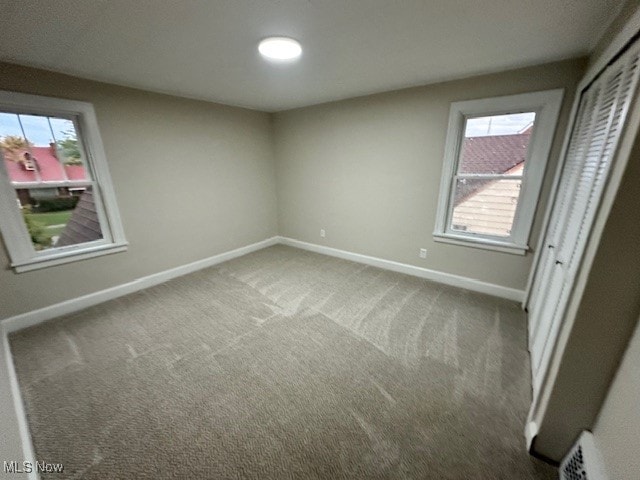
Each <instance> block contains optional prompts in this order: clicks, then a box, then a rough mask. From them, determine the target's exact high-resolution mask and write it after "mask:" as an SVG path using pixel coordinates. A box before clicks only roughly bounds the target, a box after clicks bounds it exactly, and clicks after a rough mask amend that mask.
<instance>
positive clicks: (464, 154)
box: [454, 127, 532, 205]
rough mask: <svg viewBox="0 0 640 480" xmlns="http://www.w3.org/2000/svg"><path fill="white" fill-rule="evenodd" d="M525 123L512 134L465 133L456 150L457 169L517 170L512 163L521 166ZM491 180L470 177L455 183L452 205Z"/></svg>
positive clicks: (528, 134)
mask: <svg viewBox="0 0 640 480" xmlns="http://www.w3.org/2000/svg"><path fill="white" fill-rule="evenodd" d="M531 131H532V128H531V127H529V128H527V129H526V130H524V131H523V132H522V133H519V134H516V135H487V136H486V137H467V138H465V139H464V142H463V143H462V148H461V150H462V151H461V154H460V166H459V171H460V173H484V174H487V173H508V172H510V171H513V173H517V174H521V173H522V172H521V171H517V170H516V169H515V167H517V166H518V165H521V166H523V162H524V161H525V160H526V156H527V147H528V146H529V140H530V139H531ZM490 183H491V180H480V179H471V180H465V181H464V182H463V183H459V184H458V185H457V188H456V194H455V198H454V205H459V204H460V203H461V202H462V201H464V200H466V199H468V198H469V197H471V195H474V194H475V193H476V192H478V191H480V190H481V189H483V188H484V187H485V186H487V185H489V184H490Z"/></svg>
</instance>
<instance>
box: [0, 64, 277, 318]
mask: <svg viewBox="0 0 640 480" xmlns="http://www.w3.org/2000/svg"><path fill="white" fill-rule="evenodd" d="M0 89H3V90H13V91H19V92H25V93H34V94H40V95H49V96H56V97H63V98H70V99H76V100H83V101H88V102H91V103H93V105H94V106H95V109H96V113H97V117H98V123H99V126H100V133H101V134H102V140H103V142H104V146H105V151H106V155H107V159H108V162H109V169H110V171H111V175H112V178H113V182H114V187H115V191H116V195H117V200H118V204H119V207H120V213H121V215H122V220H123V223H124V229H125V234H126V236H127V240H128V241H129V243H130V246H129V250H128V251H127V252H126V253H118V254H113V255H108V256H103V257H99V258H95V259H90V260H84V261H80V262H74V263H71V264H66V265H63V266H57V267H53V268H48V269H43V270H37V271H34V272H28V273H21V274H15V273H13V271H11V270H10V269H9V259H8V257H7V255H6V250H5V248H4V245H1V246H0V285H2V288H0V318H5V317H8V316H11V315H15V314H18V313H22V312H26V311H29V310H33V309H36V308H40V307H44V306H47V305H50V304H54V303H57V302H61V301H63V300H67V299H70V298H74V297H78V296H81V295H84V294H87V293H91V292H95V291H98V290H102V289H104V288H108V287H111V286H114V285H118V284H122V283H125V282H129V281H131V280H134V279H136V278H139V277H143V276H145V275H149V274H152V273H156V272H160V271H163V270H166V269H168V268H172V267H177V266H180V265H184V264H186V263H189V262H193V261H195V260H199V259H203V258H206V257H210V256H212V255H215V254H218V253H221V252H225V251H228V250H232V249H234V248H237V247H241V246H244V245H248V244H251V243H254V242H257V241H260V240H264V239H265V238H268V237H271V236H273V235H276V233H277V216H276V193H275V179H274V173H275V171H274V164H273V148H272V139H271V138H272V135H271V133H272V132H271V119H270V116H269V115H268V114H266V113H259V112H254V111H249V110H244V109H240V108H232V107H226V106H222V105H216V104H212V103H207V102H199V101H192V100H185V99H181V98H176V97H170V96H166V95H158V94H153V93H147V92H142V91H139V90H133V89H127V88H121V87H116V86H112V85H106V84H102V83H96V82H91V81H87V80H80V79H76V78H72V77H67V76H64V75H59V74H54V73H50V72H45V71H41V70H34V69H28V68H23V67H18V66H13V65H8V64H0Z"/></svg>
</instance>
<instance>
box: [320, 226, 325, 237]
mask: <svg viewBox="0 0 640 480" xmlns="http://www.w3.org/2000/svg"><path fill="white" fill-rule="evenodd" d="M320 236H321V237H324V236H325V231H324V228H321V229H320Z"/></svg>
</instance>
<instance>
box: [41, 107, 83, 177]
mask: <svg viewBox="0 0 640 480" xmlns="http://www.w3.org/2000/svg"><path fill="white" fill-rule="evenodd" d="M49 122H50V123H51V130H52V132H53V135H54V137H55V140H56V145H57V151H58V158H60V161H61V162H62V163H63V165H64V169H65V172H66V174H67V178H68V179H69V180H71V181H74V180H88V179H89V177H88V174H87V169H86V167H85V162H84V159H83V158H82V157H83V156H82V152H81V151H80V145H79V143H78V133H77V132H76V127H75V125H74V124H73V122H72V121H71V120H67V119H64V118H55V117H49Z"/></svg>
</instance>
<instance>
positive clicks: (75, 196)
mask: <svg viewBox="0 0 640 480" xmlns="http://www.w3.org/2000/svg"><path fill="white" fill-rule="evenodd" d="M16 196H17V203H18V206H19V207H20V209H21V211H22V216H23V218H24V221H25V225H26V227H27V230H28V232H29V235H30V237H31V242H32V243H33V247H34V248H35V249H36V250H47V249H50V248H56V247H64V246H67V245H75V244H78V243H85V242H91V241H94V240H99V239H101V238H102V230H101V228H100V222H99V220H98V215H97V213H96V206H95V204H94V199H93V193H92V191H91V187H86V188H76V189H69V188H66V187H60V188H51V187H49V188H30V189H26V188H18V189H16Z"/></svg>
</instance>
